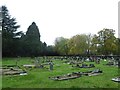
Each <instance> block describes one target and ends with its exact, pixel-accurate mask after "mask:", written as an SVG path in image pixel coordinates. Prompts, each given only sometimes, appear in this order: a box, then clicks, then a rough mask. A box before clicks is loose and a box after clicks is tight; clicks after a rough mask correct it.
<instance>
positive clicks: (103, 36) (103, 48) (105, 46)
mask: <svg viewBox="0 0 120 90" xmlns="http://www.w3.org/2000/svg"><path fill="white" fill-rule="evenodd" d="M114 34H115V31H114V30H113V29H103V30H101V31H99V32H98V35H95V36H94V38H93V40H92V45H93V47H91V48H94V49H93V51H94V52H95V51H96V50H97V53H99V54H104V55H108V54H114V53H116V52H117V49H118V48H117V39H116V37H115V36H114Z"/></svg>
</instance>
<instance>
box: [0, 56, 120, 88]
mask: <svg viewBox="0 0 120 90" xmlns="http://www.w3.org/2000/svg"><path fill="white" fill-rule="evenodd" d="M15 61H16V58H3V60H2V65H10V64H15ZM31 61H32V59H30V58H21V59H20V60H19V62H18V65H23V64H32V63H31ZM53 62H54V70H53V71H49V70H48V69H46V68H45V69H40V68H33V69H31V70H30V69H28V70H27V72H28V75H26V76H2V88H118V83H117V82H113V81H111V79H112V78H114V77H117V76H120V75H119V73H118V67H115V66H107V65H103V64H106V63H107V61H101V63H100V64H95V63H94V62H86V63H87V64H90V63H93V64H95V68H75V67H72V66H71V65H69V64H67V63H63V61H61V60H53ZM0 63H1V62H0ZM46 67H48V68H49V65H48V66H46ZM97 68H99V69H101V70H102V71H103V74H101V75H98V76H82V77H80V78H77V79H70V80H64V81H54V80H51V79H49V78H48V77H51V76H56V75H63V74H67V73H72V72H78V71H79V72H82V71H88V70H94V69H97ZM119 84H120V83H119Z"/></svg>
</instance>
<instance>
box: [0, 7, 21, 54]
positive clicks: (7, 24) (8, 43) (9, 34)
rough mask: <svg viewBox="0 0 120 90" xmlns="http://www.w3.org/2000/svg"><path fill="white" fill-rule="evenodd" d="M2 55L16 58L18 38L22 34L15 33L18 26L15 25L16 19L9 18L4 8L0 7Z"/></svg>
mask: <svg viewBox="0 0 120 90" xmlns="http://www.w3.org/2000/svg"><path fill="white" fill-rule="evenodd" d="M1 8H2V11H1V12H2V55H3V56H16V55H17V47H19V46H18V44H17V43H16V41H18V39H19V37H20V36H21V33H22V32H17V29H18V28H19V27H20V25H17V22H16V19H15V18H11V16H10V15H9V12H8V9H7V7H6V6H2V7H1Z"/></svg>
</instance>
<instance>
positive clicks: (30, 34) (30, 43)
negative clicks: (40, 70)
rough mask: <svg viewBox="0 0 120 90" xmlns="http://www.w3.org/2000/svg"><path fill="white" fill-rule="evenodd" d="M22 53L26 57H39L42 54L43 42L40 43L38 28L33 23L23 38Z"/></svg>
mask: <svg viewBox="0 0 120 90" xmlns="http://www.w3.org/2000/svg"><path fill="white" fill-rule="evenodd" d="M21 43H23V45H22V52H23V53H24V54H25V55H26V56H31V57H32V56H38V55H40V54H41V51H42V50H41V49H42V48H41V47H42V42H41V41H40V33H39V29H38V26H37V25H36V23H35V22H33V23H32V24H31V25H30V26H29V27H28V30H27V32H26V35H24V34H23V35H22V37H21Z"/></svg>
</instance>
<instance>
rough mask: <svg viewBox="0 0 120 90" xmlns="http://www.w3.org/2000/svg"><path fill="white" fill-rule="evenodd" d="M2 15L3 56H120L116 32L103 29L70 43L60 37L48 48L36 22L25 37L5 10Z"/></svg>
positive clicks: (119, 40)
mask: <svg viewBox="0 0 120 90" xmlns="http://www.w3.org/2000/svg"><path fill="white" fill-rule="evenodd" d="M0 10H1V13H2V18H1V19H0V20H1V21H2V33H1V31H0V35H1V34H2V56H3V57H16V56H30V57H34V56H45V55H88V54H89V55H98V54H99V55H109V54H117V55H120V39H119V38H116V37H115V35H114V34H115V30H113V29H103V30H101V31H99V32H98V33H97V34H95V35H92V34H89V35H86V34H79V35H75V36H73V37H71V38H70V39H68V38H64V37H57V38H56V40H55V45H54V46H52V45H50V46H48V45H47V44H46V43H45V42H42V41H41V40H40V37H41V35H40V32H39V28H38V26H37V25H36V23H35V22H32V24H31V25H30V26H29V27H28V29H27V31H26V33H23V32H22V31H18V28H20V25H17V22H16V19H15V18H12V17H11V16H10V15H9V11H8V9H7V7H6V6H2V7H1V8H0Z"/></svg>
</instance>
